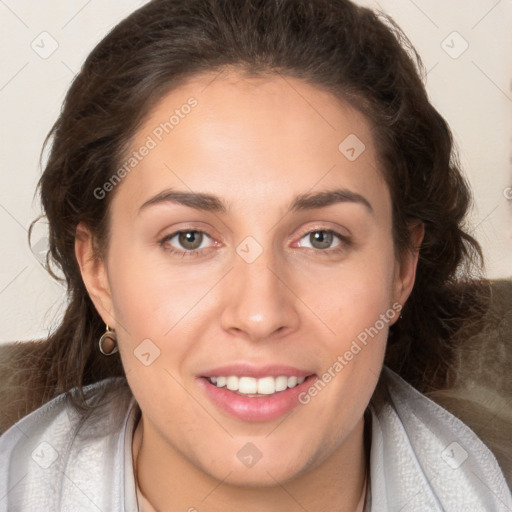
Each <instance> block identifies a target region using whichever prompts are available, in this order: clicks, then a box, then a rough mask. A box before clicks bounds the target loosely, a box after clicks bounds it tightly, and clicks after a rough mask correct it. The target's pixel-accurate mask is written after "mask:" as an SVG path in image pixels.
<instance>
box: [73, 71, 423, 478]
mask: <svg viewBox="0 0 512 512" xmlns="http://www.w3.org/2000/svg"><path fill="white" fill-rule="evenodd" d="M214 77H215V75H202V76H197V77H195V78H194V79H193V80H191V81H189V82H187V83H186V84H184V85H182V86H180V87H179V88H177V89H174V90H173V91H172V92H171V93H169V94H168V95H167V96H165V97H164V98H163V99H162V100H161V101H160V103H159V104H158V105H157V107H156V108H155V109H154V110H153V111H152V112H151V113H150V115H149V117H148V118H147V120H146V122H145V124H144V126H142V127H141V128H140V130H139V131H138V133H137V135H136V137H135V138H134V140H133V141H132V147H131V151H130V153H133V151H136V152H137V155H136V156H133V155H132V158H134V160H133V161H131V164H133V167H126V169H125V172H124V173H121V178H122V179H121V181H120V182H119V183H117V184H115V194H114V197H113V200H112V203H111V217H110V220H111V237H110V239H109V246H108V252H107V254H106V256H105V259H104V260H102V261H99V262H97V263H95V264H94V266H90V267H88V266H86V265H84V264H82V273H83V276H84V281H85V282H86V285H87V287H88V290H89V293H90V295H91V298H92V299H93V301H94V303H95V305H96V307H97V309H98V312H99V313H100V315H102V317H103V319H104V320H105V322H106V323H108V325H109V326H111V327H113V328H115V330H116V332H117V337H118V343H119V348H120V354H121V358H122V362H123V366H124V369H125V372H126V375H127V379H128V382H129V385H130V387H131V389H132V391H133V393H134V395H135V398H136V400H137V402H138V403H139V405H140V408H141V410H142V412H143V422H144V442H145V443H146V444H147V447H148V448H147V449H148V450H152V451H153V454H154V456H155V460H160V461H162V460H163V459H165V460H167V461H174V462H175V463H176V464H178V463H179V464H182V465H183V464H188V465H189V466H190V467H194V468H195V470H198V471H199V472H201V473H203V474H207V475H209V476H211V477H215V478H217V479H221V480H222V479H226V480H225V481H226V482H231V483H234V484H240V485H248V486H252V485H270V484H272V483H274V482H275V480H277V481H279V482H284V481H286V480H290V479H293V478H294V477H297V476H299V475H302V474H306V473H308V472H309V471H313V470H314V469H315V468H318V467H321V466H322V464H326V463H327V461H329V460H333V459H336V457H338V458H339V460H346V459H347V458H350V454H351V453H356V451H355V450H356V446H359V444H360V440H361V439H362V435H361V434H362V424H363V420H362V415H363V413H364V410H365V408H366V407H367V405H368V402H369V400H370V397H371V395H372V393H373V391H374V388H375V385H376V383H377V379H378V376H379V372H380V370H381V367H382V363H383V358H384V352H385V345H386V337H387V332H388V328H389V326H390V325H391V324H392V323H394V322H395V321H396V320H397V319H398V316H399V309H400V307H401V305H403V303H404V302H405V300H406V298H407V296H408V294H409V292H410V289H411V287H412V283H413V280H414V269H415V264H416V259H415V256H413V255H411V256H407V257H405V258H404V259H403V260H402V261H401V263H400V264H399V263H398V259H397V257H396V256H397V255H396V254H395V250H394V246H393V240H392V222H391V206H392V205H391V200H390V194H389V190H388V188H387V186H386V183H385V181H384V179H383V177H382V169H381V166H380V163H379V158H378V155H377V153H376V149H375V146H374V142H373V137H372V129H371V125H370V123H369V121H368V120H367V119H366V118H365V117H363V115H361V114H360V113H359V112H357V111H356V110H354V109H353V108H351V107H350V106H349V105H348V104H345V103H343V102H341V101H339V100H336V99H335V98H334V97H333V96H332V95H331V94H329V93H327V92H324V91H322V90H320V89H318V88H316V87H314V86H312V85H308V84H306V83H304V82H302V81H300V80H298V79H294V78H286V79H284V78H283V77H281V76H268V77H265V78H244V77H242V76H241V75H238V74H236V73H235V72H229V73H224V75H221V76H218V77H217V78H215V79H214V80H213V78H214ZM212 80H213V81H212ZM191 98H193V99H191ZM185 105H188V107H185ZM173 114H175V115H174V118H173V119H171V120H170V116H171V115H173ZM169 120H170V121H169ZM166 122H167V124H165V123H166ZM143 147H146V148H148V149H147V150H143V149H141V148H143ZM129 157H130V155H128V156H127V159H128V158H129ZM135 160H136V163H135ZM112 186H113V187H114V185H112ZM107 188H108V187H107ZM110 193H112V192H110ZM99 200H101V199H99ZM88 248H89V245H88V242H83V243H82V242H77V256H78V259H79V261H81V262H83V261H84V254H87V251H88V250H89V249H88ZM226 386H227V387H226ZM342 455H343V457H344V459H343V457H342ZM160 463H161V464H164V463H163V462H160ZM226 475H228V476H227V477H226ZM269 475H271V477H272V478H270V476H269ZM272 479H275V480H272Z"/></svg>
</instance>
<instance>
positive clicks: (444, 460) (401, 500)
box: [371, 367, 512, 512]
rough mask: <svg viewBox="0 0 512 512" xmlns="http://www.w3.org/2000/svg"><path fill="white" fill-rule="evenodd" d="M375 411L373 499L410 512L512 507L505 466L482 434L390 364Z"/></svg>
mask: <svg viewBox="0 0 512 512" xmlns="http://www.w3.org/2000/svg"><path fill="white" fill-rule="evenodd" d="M371 411H372V449H371V479H372V503H373V502H374V501H376V503H378V504H379V506H381V508H382V507H383V509H393V510H394V509H395V508H396V509H397V510H399V509H400V510H403V511H404V512H405V511H406V510H419V509H421V510H432V511H434V510H436V511H437V510H439V511H440V510H446V511H452V510H453V511H455V510H467V511H482V512H483V511H485V510H496V511H500V510H509V509H510V508H511V507H512V496H511V493H510V489H509V487H508V485H507V483H506V480H505V478H504V475H503V473H502V471H501V469H500V466H499V464H498V462H497V461H496V458H495V457H494V455H493V454H492V453H491V451H490V450H489V449H488V448H487V447H486V446H485V444H484V443H483V442H482V441H481V440H480V439H479V438H478V436H477V435H476V434H475V433H474V432H473V431H472V430H471V429H470V428H469V427H468V426H467V425H465V424H464V423H463V422H462V421H460V420H459V419H458V418H456V417H455V416H454V415H453V414H451V413H450V412H449V411H447V410H446V409H444V408H443V407H441V406H440V405H438V404H436V403H435V402H433V401H432V400H430V399H429V398H427V397H426V396H425V395H423V394H421V393H420V392H418V391H417V390H416V389H414V388H413V387H412V386H410V385H409V384H408V383H406V382H405V381H404V380H403V379H402V378H401V377H399V376H398V375H397V374H396V373H394V372H393V371H392V370H390V369H389V368H387V367H384V369H383V372H382V375H381V379H380V381H379V384H378V386H377V389H376V392H375V394H374V397H373V398H372V401H371ZM379 500H380V501H379ZM386 507H388V508H386ZM377 509H379V507H377Z"/></svg>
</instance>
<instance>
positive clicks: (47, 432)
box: [0, 378, 134, 510]
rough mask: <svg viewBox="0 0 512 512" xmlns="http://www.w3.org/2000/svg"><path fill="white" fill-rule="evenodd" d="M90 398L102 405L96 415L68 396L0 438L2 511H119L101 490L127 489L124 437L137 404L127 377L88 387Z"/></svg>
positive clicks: (46, 407) (64, 395)
mask: <svg viewBox="0 0 512 512" xmlns="http://www.w3.org/2000/svg"><path fill="white" fill-rule="evenodd" d="M84 394H85V395H86V396H87V397H88V399H89V398H90V400H99V401H98V403H97V404H96V405H95V407H94V409H91V411H89V412H79V411H77V410H76V409H75V408H74V407H73V406H72V404H71V402H70V400H69V396H68V395H66V394H62V395H59V396H58V397H56V398H54V399H53V400H51V401H50V402H48V403H46V404H45V405H43V406H42V407H40V408H39V409H37V410H35V411H34V412H32V413H31V414H29V415H28V416H26V417H24V418H22V419H21V420H20V421H18V422H17V423H15V424H14V425H13V426H12V427H11V428H10V429H9V430H7V431H6V432H5V433H4V434H3V435H2V436H1V437H0V509H2V510H3V509H4V508H3V507H5V506H6V505H7V509H8V510H43V509H44V510H60V509H63V510H66V509H68V507H66V506H65V504H64V503H63V502H64V501H67V502H69V503H70V504H71V503H72V504H73V505H72V506H71V507H69V509H73V510H91V509H95V506H96V507H99V508H100V509H102V510H114V509H113V508H111V502H110V501H108V500H110V499H112V498H111V497H105V496H103V495H102V491H101V488H102V486H105V485H107V486H110V485H116V487H115V488H116V489H122V488H123V485H122V479H123V464H124V459H123V454H124V450H125V447H124V443H125V440H124V434H123V432H124V429H125V427H126V423H127V420H128V419H129V418H130V417H131V416H133V412H134V399H133V397H132V396H131V393H130V391H129V388H128V386H127V384H126V380H125V379H122V378H109V379H105V380H103V381H100V382H98V383H95V384H92V385H90V386H87V387H85V388H84ZM98 469H99V470H98ZM106 475H112V476H108V477H107V478H106V477H105V476H106ZM116 479H118V480H119V482H114V480H116ZM109 480H110V481H109ZM105 500H107V501H105ZM93 504H94V505H95V506H93Z"/></svg>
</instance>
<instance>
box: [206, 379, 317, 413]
mask: <svg viewBox="0 0 512 512" xmlns="http://www.w3.org/2000/svg"><path fill="white" fill-rule="evenodd" d="M313 380H315V376H314V375H312V376H309V377H308V378H307V379H306V380H305V381H304V382H303V383H302V384H299V385H298V386H295V387H294V388H289V389H286V390H284V391H279V392H277V393H274V394H273V395H262V396H256V397H250V396H244V395H240V394H238V393H237V392H235V391H230V390H229V389H227V388H218V387H217V386H215V385H214V384H212V383H211V382H210V381H209V380H207V379H206V378H204V377H201V378H200V379H199V381H200V383H201V385H202V386H203V388H204V390H205V392H206V394H207V396H208V397H209V398H210V399H211V400H212V402H214V403H215V404H216V405H217V406H218V407H220V408H221V409H222V410H223V411H225V412H227V413H229V414H230V415H232V416H234V417H236V418H239V419H241V420H244V421H271V420H275V419H277V418H279V417H281V416H283V415H285V414H287V413H289V412H291V411H292V410H293V409H294V408H295V407H297V406H298V405H300V402H299V395H300V393H301V392H303V391H305V390H306V389H307V388H309V386H310V385H311V383H312V382H313Z"/></svg>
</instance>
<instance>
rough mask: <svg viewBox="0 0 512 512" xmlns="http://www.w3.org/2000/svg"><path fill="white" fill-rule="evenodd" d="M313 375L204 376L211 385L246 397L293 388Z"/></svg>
mask: <svg viewBox="0 0 512 512" xmlns="http://www.w3.org/2000/svg"><path fill="white" fill-rule="evenodd" d="M310 377H313V375H309V376H308V377H298V376H290V377H287V376H285V375H279V376H277V377H272V376H268V377H262V378H255V377H247V376H243V377H237V376H235V375H228V376H216V377H205V379H206V380H207V381H208V382H209V383H210V384H212V385H214V386H216V387H218V388H226V389H227V390H229V391H232V392H233V393H236V394H239V395H243V396H247V397H254V398H257V397H265V396H267V397H268V396H270V395H276V394H278V393H281V392H282V391H286V390H287V389H293V388H295V387H297V386H300V385H301V384H302V383H303V382H304V381H305V380H306V379H308V378H310Z"/></svg>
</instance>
